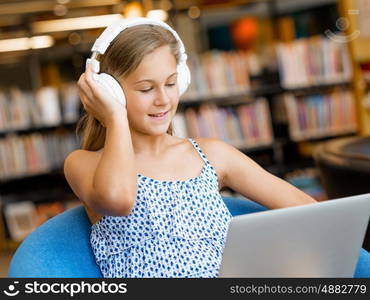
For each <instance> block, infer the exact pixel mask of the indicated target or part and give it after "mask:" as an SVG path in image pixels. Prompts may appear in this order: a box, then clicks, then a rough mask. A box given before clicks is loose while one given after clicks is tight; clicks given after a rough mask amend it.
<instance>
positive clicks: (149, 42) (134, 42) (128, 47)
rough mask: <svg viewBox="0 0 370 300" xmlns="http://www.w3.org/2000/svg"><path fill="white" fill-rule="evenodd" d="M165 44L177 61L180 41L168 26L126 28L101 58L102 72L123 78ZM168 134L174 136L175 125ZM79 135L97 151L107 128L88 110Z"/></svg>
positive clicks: (103, 141)
mask: <svg viewBox="0 0 370 300" xmlns="http://www.w3.org/2000/svg"><path fill="white" fill-rule="evenodd" d="M166 45H169V46H170V49H171V53H172V54H173V55H174V57H175V59H176V62H177V63H178V62H179V56H180V53H179V47H178V42H177V40H176V38H175V37H174V36H173V34H172V33H171V32H169V31H168V30H167V29H165V28H163V27H161V26H158V25H146V24H145V25H137V26H134V27H130V28H127V29H125V30H124V31H122V32H121V33H120V34H119V35H118V36H117V37H116V38H115V39H114V40H113V41H112V43H111V44H110V46H109V48H108V49H107V51H106V53H105V54H104V55H101V56H100V57H98V60H99V61H100V71H101V72H103V73H108V74H110V75H112V76H113V77H114V78H116V79H117V80H120V79H122V78H124V77H126V76H128V75H129V74H130V73H132V72H133V71H135V70H136V68H137V67H138V66H139V65H140V63H141V61H142V60H143V58H144V56H145V55H147V54H149V53H151V52H153V51H154V50H155V49H157V48H159V47H162V46H166ZM167 133H168V134H170V135H172V124H170V126H169V127H168V130H167ZM76 134H77V135H79V134H81V148H82V149H84V150H90V151H97V150H99V149H101V148H103V146H104V143H105V135H106V129H105V128H104V127H103V126H102V125H101V124H100V122H99V121H98V120H96V119H95V118H94V117H93V116H92V115H91V114H89V113H88V112H86V111H85V113H84V114H83V115H82V117H81V118H80V119H79V121H78V123H77V127H76Z"/></svg>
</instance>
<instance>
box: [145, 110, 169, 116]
mask: <svg viewBox="0 0 370 300" xmlns="http://www.w3.org/2000/svg"><path fill="white" fill-rule="evenodd" d="M167 113H168V111H166V112H163V113H160V114H149V116H150V117H153V118H162V117H164V116H165V115H166V114H167Z"/></svg>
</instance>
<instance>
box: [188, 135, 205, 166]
mask: <svg viewBox="0 0 370 300" xmlns="http://www.w3.org/2000/svg"><path fill="white" fill-rule="evenodd" d="M188 140H189V141H190V142H191V143H192V144H193V146H194V148H195V150H197V152H198V154H199V156H200V157H201V159H202V160H203V161H204V162H205V163H206V164H207V163H209V161H208V159H207V158H206V156H205V155H204V153H203V151H202V149H200V147H199V145H198V143H197V142H196V141H194V140H193V139H192V138H188Z"/></svg>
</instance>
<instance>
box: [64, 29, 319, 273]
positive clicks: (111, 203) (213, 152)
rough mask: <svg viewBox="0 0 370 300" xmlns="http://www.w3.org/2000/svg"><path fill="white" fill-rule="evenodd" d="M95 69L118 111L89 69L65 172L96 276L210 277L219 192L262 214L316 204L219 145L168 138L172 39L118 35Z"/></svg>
mask: <svg viewBox="0 0 370 300" xmlns="http://www.w3.org/2000/svg"><path fill="white" fill-rule="evenodd" d="M99 60H100V69H101V71H102V72H105V73H108V74H110V75H112V76H113V77H114V78H116V79H117V81H119V83H120V85H121V86H122V88H123V90H124V95H125V97H126V99H127V101H126V105H125V103H124V105H122V103H120V102H119V101H112V96H110V95H109V94H108V93H106V92H104V90H103V89H102V88H101V86H99V85H98V84H97V82H96V81H95V80H94V78H93V75H94V74H92V73H93V72H92V69H91V68H92V66H91V65H89V64H88V65H87V68H86V72H85V73H84V74H82V75H81V77H80V79H79V81H78V86H79V93H80V98H81V101H82V104H83V107H84V109H85V110H86V112H87V113H86V114H85V115H84V116H83V118H82V119H81V123H80V125H79V130H82V137H83V139H82V149H80V150H76V151H74V152H72V153H71V154H70V155H68V157H67V158H66V160H65V164H64V171H65V176H66V179H67V181H68V183H69V184H70V186H71V188H72V189H73V191H74V193H75V194H76V195H77V196H78V197H79V198H80V199H81V200H82V201H83V203H84V205H85V208H86V211H87V214H88V216H89V218H90V221H91V223H92V224H93V225H92V228H91V229H92V230H91V239H90V240H91V246H92V249H93V252H94V254H95V257H96V261H97V263H98V265H99V267H100V269H101V271H102V274H103V276H104V277H125V278H127V277H216V276H217V274H218V268H219V264H220V262H221V256H222V250H223V246H224V241H225V237H226V233H227V227H228V222H229V220H230V217H231V215H230V213H229V211H228V209H227V207H226V206H225V204H224V203H223V200H222V197H221V195H220V193H219V191H220V189H222V188H223V187H225V186H227V187H230V188H231V189H233V190H235V191H237V192H239V193H241V194H242V195H244V196H245V197H247V198H249V199H253V200H254V201H256V202H259V203H261V204H262V205H264V206H266V207H269V208H280V207H287V206H294V205H302V204H308V203H313V202H315V200H314V199H312V198H311V197H310V196H308V195H306V194H305V193H303V192H301V191H300V190H298V189H297V188H295V187H293V186H292V185H290V184H289V183H287V182H285V181H283V180H281V179H279V178H277V177H275V176H273V175H272V174H270V173H268V172H266V171H265V170H264V169H262V168H261V167H260V166H259V165H257V164H256V163H255V162H253V161H252V160H251V159H249V158H248V157H247V156H246V155H245V154H243V153H242V152H240V151H239V150H237V149H236V148H234V147H232V146H230V145H228V144H226V143H224V142H222V141H220V140H218V139H211V138H194V139H192V138H189V139H182V138H178V137H175V136H173V135H172V134H171V120H172V118H173V117H174V115H175V113H176V109H177V106H178V103H179V88H178V81H177V76H178V72H177V65H178V64H179V60H180V53H179V40H177V39H176V38H175V36H174V35H173V34H172V33H171V32H170V31H169V30H167V29H166V28H164V27H163V26H161V25H160V23H159V25H148V24H142V25H137V26H132V27H129V28H127V29H125V30H123V31H122V32H120V33H119V34H118V35H117V37H116V38H115V39H114V40H113V42H112V43H111V45H110V46H109V48H108V49H107V51H106V53H105V54H104V55H102V56H101V57H100V58H99Z"/></svg>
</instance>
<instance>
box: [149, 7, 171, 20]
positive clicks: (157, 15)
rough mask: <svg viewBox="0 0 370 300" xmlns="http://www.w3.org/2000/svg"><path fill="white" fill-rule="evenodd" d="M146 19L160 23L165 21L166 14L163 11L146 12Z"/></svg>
mask: <svg viewBox="0 0 370 300" xmlns="http://www.w3.org/2000/svg"><path fill="white" fill-rule="evenodd" d="M146 16H147V17H148V18H151V19H156V20H160V21H163V22H164V21H166V20H167V19H168V13H167V12H166V11H164V10H163V9H153V10H150V11H148V13H147V15H146Z"/></svg>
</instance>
